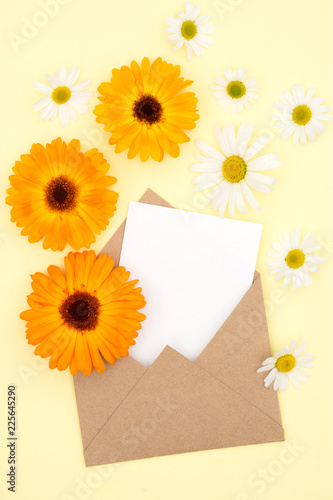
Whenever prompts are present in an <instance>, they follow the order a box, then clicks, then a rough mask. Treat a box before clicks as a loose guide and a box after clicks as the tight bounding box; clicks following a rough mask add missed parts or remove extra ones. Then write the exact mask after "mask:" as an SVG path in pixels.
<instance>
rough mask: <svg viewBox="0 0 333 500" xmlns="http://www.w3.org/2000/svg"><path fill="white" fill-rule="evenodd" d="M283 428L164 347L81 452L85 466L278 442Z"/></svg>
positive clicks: (212, 377) (202, 371) (227, 388)
mask: <svg viewBox="0 0 333 500" xmlns="http://www.w3.org/2000/svg"><path fill="white" fill-rule="evenodd" d="M283 438H284V434H283V430H282V428H281V427H280V426H279V425H278V424H277V423H276V422H274V421H273V420H272V419H271V418H269V417H268V416H267V415H266V414H264V413H263V412H262V411H261V410H259V409H258V408H256V407H255V406H254V405H252V404H251V403H250V402H248V401H247V400H246V399H244V398H243V397H242V396H240V395H239V394H237V393H235V391H233V390H232V389H230V388H229V387H228V386H226V385H225V384H224V383H223V382H221V381H220V380H218V379H217V378H216V377H214V376H212V375H210V374H209V373H208V372H207V371H205V370H203V369H201V368H200V367H199V366H198V365H197V364H196V363H193V362H192V361H190V360H188V359H187V358H185V357H184V356H183V355H182V354H180V353H178V352H177V351H175V350H173V349H172V348H171V347H169V346H167V347H165V349H164V350H163V351H162V353H161V354H160V355H159V357H158V358H157V359H156V360H155V362H154V363H153V364H152V365H151V367H150V368H149V369H148V370H147V371H146V372H145V373H144V374H143V376H142V377H141V378H140V380H139V381H138V382H137V384H136V385H135V386H134V387H133V389H132V390H131V391H130V393H129V394H128V396H127V397H126V398H125V399H124V401H123V402H122V403H121V405H120V406H119V407H118V408H117V409H116V411H115V412H114V413H113V415H112V416H111V418H110V419H109V420H108V421H107V422H106V424H105V425H104V427H103V428H102V429H101V431H100V432H99V434H98V435H97V436H96V438H95V439H94V440H93V441H92V442H91V444H90V445H89V446H88V448H87V449H86V450H85V460H86V464H87V465H96V464H104V463H109V462H111V463H115V462H122V461H125V460H136V459H140V458H149V457H155V456H162V455H170V454H175V453H184V452H190V451H198V450H210V449H217V448H224V447H228V446H239V445H246V444H254V443H264V442H269V441H282V440H283Z"/></svg>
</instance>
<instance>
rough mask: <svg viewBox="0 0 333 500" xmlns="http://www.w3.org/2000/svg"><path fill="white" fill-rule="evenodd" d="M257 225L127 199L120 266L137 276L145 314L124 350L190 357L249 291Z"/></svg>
mask: <svg viewBox="0 0 333 500" xmlns="http://www.w3.org/2000/svg"><path fill="white" fill-rule="evenodd" d="M261 230H262V225H261V224H254V223H250V222H242V221H237V220H231V219H221V218H219V217H217V216H211V215H204V214H198V213H192V212H186V211H183V210H176V209H172V208H164V207H158V206H155V205H147V204H145V203H136V202H131V203H130V206H129V211H128V217H127V222H126V230H125V236H124V241H123V245H122V252H121V258H120V265H122V266H125V267H126V268H127V269H128V270H129V271H131V278H130V279H139V280H140V283H139V285H140V286H141V287H142V289H143V294H144V296H145V297H146V301H147V305H146V307H145V308H144V309H142V310H141V312H143V313H144V314H146V316H147V319H146V320H145V321H144V322H143V323H142V329H141V330H140V331H139V335H138V337H137V339H136V341H137V342H136V345H134V346H132V347H131V348H130V352H129V353H130V355H131V356H132V357H133V358H134V359H136V360H137V361H139V362H140V363H142V364H143V365H145V366H150V365H151V364H152V363H153V362H154V360H155V359H156V358H157V356H158V355H159V354H160V353H161V351H162V350H163V349H164V347H165V346H166V345H169V346H171V347H172V348H174V349H176V350H177V351H178V352H180V353H181V354H183V355H184V356H186V357H187V358H188V359H190V360H192V361H194V360H195V359H196V358H197V356H198V355H199V354H200V352H201V351H202V350H203V349H204V347H205V346H206V345H207V344H208V342H209V341H210V340H211V338H212V337H213V336H214V335H215V333H216V332H217V330H218V329H219V328H220V326H221V325H222V324H223V323H224V321H225V320H226V319H227V317H228V316H229V315H230V313H231V312H232V310H233V309H234V308H235V307H236V305H237V304H238V302H239V301H240V300H241V298H242V297H243V296H244V294H245V293H246V292H247V290H248V289H249V288H250V286H251V284H252V281H253V276H254V271H255V265H256V261H257V254H258V249H259V242H260V235H261Z"/></svg>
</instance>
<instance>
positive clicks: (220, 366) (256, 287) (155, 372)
mask: <svg viewBox="0 0 333 500" xmlns="http://www.w3.org/2000/svg"><path fill="white" fill-rule="evenodd" d="M140 202H142V203H150V204H155V205H160V206H165V207H169V208H172V207H171V205H169V204H168V203H167V202H166V201H165V200H163V199H162V198H160V197H159V196H158V195H156V194H155V193H154V192H153V191H151V190H147V191H146V192H145V194H144V195H143V197H142V198H141V199H140ZM125 224H126V220H125V221H124V222H123V223H122V224H121V226H120V227H119V228H118V230H117V231H116V232H115V234H114V235H113V236H112V237H111V239H110V241H109V242H108V243H107V244H106V246H105V247H104V248H103V249H102V252H101V253H107V254H108V255H111V256H112V258H113V259H114V260H115V265H118V264H119V258H120V253H121V246H122V241H123V236H124V231H125ZM270 355H271V350H270V343H269V335H268V329H267V321H266V314H265V307H264V299H263V294H262V287H261V280H260V275H259V273H256V274H255V277H254V282H253V285H252V286H251V288H250V289H249V290H248V292H247V293H246V294H245V295H244V297H243V298H242V300H241V301H240V302H239V304H238V306H237V307H236V308H235V309H234V311H233V312H232V314H231V315H230V316H229V318H228V319H227V321H225V323H224V324H223V325H222V326H221V328H220V329H219V331H218V332H217V333H216V335H215V336H214V337H213V339H212V340H211V341H210V342H209V344H208V345H207V346H206V347H205V349H204V350H203V351H202V352H201V354H200V355H199V356H198V358H197V359H196V361H195V362H194V363H193V362H191V361H189V360H188V359H187V358H185V357H184V356H183V355H181V354H179V353H178V352H177V351H175V350H173V349H172V348H171V347H168V346H167V347H166V348H165V349H164V350H163V351H162V353H161V354H160V355H159V356H158V358H157V359H156V360H155V362H154V363H153V364H152V365H151V366H150V367H149V368H146V367H144V366H143V365H141V364H140V363H138V362H137V361H135V360H134V359H133V358H131V357H130V356H128V357H126V358H121V359H120V360H117V361H116V363H115V364H114V365H112V366H111V365H109V364H106V369H105V372H104V373H102V374H100V373H98V372H96V371H94V372H92V374H91V375H89V376H88V377H86V376H85V375H83V374H82V373H79V374H78V375H76V376H75V377H74V386H75V393H76V399H77V407H78V413H79V419H80V426H81V434H82V441H83V448H84V457H85V462H86V465H87V466H93V465H100V464H107V463H115V462H123V461H127V460H136V459H141V458H150V457H156V456H163V455H172V454H176V453H186V452H191V451H200V450H210V449H218V448H226V447H230V446H240V445H248V444H256V443H257V444H258V443H268V442H272V441H283V440H284V431H283V428H282V425H281V416H280V409H279V404H278V399H277V394H276V392H275V391H273V389H271V388H265V387H264V383H263V379H264V374H258V373H256V370H257V369H258V368H259V367H260V365H261V363H262V361H263V360H264V359H266V358H267V357H269V356H270Z"/></svg>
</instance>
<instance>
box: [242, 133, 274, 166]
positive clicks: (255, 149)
mask: <svg viewBox="0 0 333 500" xmlns="http://www.w3.org/2000/svg"><path fill="white" fill-rule="evenodd" d="M268 141H269V135H268V134H263V135H261V136H260V137H259V138H258V139H257V140H256V141H255V142H254V143H253V144H252V145H251V146H250V147H249V149H248V150H247V152H246V153H245V155H244V160H245V161H248V160H250V159H251V158H252V157H253V156H254V155H256V154H257V153H259V151H261V150H262V148H263V147H264V146H266V144H267V143H268Z"/></svg>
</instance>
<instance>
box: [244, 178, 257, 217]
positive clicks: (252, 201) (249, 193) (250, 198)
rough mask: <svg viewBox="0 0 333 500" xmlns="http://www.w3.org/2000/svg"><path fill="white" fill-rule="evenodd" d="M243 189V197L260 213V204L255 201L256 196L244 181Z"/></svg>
mask: <svg viewBox="0 0 333 500" xmlns="http://www.w3.org/2000/svg"><path fill="white" fill-rule="evenodd" d="M241 187H242V191H243V195H244V197H245V199H246V201H247V202H248V203H249V205H251V207H252V208H254V209H255V210H258V211H260V210H261V208H260V205H259V203H258V202H257V200H256V199H255V196H254V194H253V193H252V191H251V189H250V188H249V186H248V185H247V184H246V182H245V181H244V180H242V181H241Z"/></svg>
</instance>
